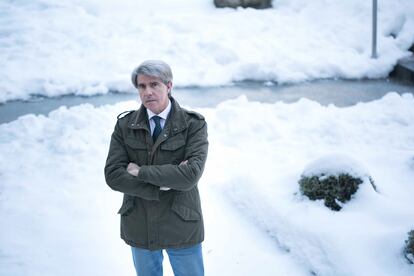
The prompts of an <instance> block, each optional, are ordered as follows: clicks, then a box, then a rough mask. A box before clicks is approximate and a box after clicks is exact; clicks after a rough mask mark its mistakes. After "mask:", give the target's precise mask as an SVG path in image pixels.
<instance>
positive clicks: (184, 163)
mask: <svg viewBox="0 0 414 276" xmlns="http://www.w3.org/2000/svg"><path fill="white" fill-rule="evenodd" d="M187 163H188V160H184V161H182V162H181V163H180V165H178V166H181V165H187ZM160 190H161V191H169V190H171V188H168V187H160Z"/></svg>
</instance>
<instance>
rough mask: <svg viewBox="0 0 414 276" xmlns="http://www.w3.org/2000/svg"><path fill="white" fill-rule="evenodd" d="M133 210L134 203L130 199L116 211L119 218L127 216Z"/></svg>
mask: <svg viewBox="0 0 414 276" xmlns="http://www.w3.org/2000/svg"><path fill="white" fill-rule="evenodd" d="M133 208H134V201H133V200H132V199H130V200H127V201H125V202H124V203H123V204H122V206H121V208H120V209H119V211H118V214H120V215H121V216H128V215H129V214H130V213H131V212H132V209H133Z"/></svg>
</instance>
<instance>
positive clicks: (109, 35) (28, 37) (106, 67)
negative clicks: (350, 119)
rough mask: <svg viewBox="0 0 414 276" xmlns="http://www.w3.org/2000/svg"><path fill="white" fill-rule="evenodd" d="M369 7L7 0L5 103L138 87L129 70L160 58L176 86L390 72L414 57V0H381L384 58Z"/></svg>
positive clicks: (283, 0)
mask: <svg viewBox="0 0 414 276" xmlns="http://www.w3.org/2000/svg"><path fill="white" fill-rule="evenodd" d="M371 10H372V8H371V1H360V0H347V1H341V0H314V1H305V0H278V1H274V8H272V9H267V10H254V9H236V10H234V9H216V8H214V6H213V1H210V0H192V1H185V0H154V1H145V0H123V1H121V2H119V1H115V0H101V1H97V0H87V1H84V0H83V1H80V0H61V1H58V2H57V1H52V0H31V1H28V0H21V1H12V0H4V1H1V2H0V65H1V68H2V70H1V71H0V91H1V92H2V93H1V94H0V102H5V101H9V100H14V99H28V98H29V97H30V96H31V95H45V96H59V95H64V94H77V95H95V94H105V93H108V92H109V91H121V92H131V91H132V86H131V85H130V83H129V81H128V80H129V74H130V72H131V70H132V69H133V68H134V67H135V66H137V64H139V63H140V62H142V61H143V60H146V59H154V58H155V59H163V60H165V61H167V62H168V63H169V64H170V65H171V66H172V68H173V71H174V75H175V80H176V81H175V84H176V85H177V86H217V85H230V84H232V83H234V82H236V81H241V80H258V81H263V82H264V83H267V84H269V83H275V82H277V83H296V82H302V81H307V80H314V79H321V78H351V79H354V78H379V77H385V76H387V75H388V73H389V72H390V71H391V70H392V68H393V66H394V65H395V64H396V62H397V60H398V59H399V58H402V57H405V56H408V55H409V52H408V51H407V49H408V48H409V47H410V46H411V45H412V44H413V42H414V2H413V1H412V0H382V1H379V14H378V18H379V25H378V30H379V31H378V53H379V58H378V59H371V58H370V56H371Z"/></svg>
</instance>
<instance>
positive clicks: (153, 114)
mask: <svg viewBox="0 0 414 276" xmlns="http://www.w3.org/2000/svg"><path fill="white" fill-rule="evenodd" d="M170 111H171V100H170V99H168V105H167V107H166V108H165V109H164V110H163V111H162V112H161V113H160V114H155V113H154V112H152V111H151V110H149V109H148V108H147V114H148V120H151V118H152V117H154V116H158V117H161V118H162V119H164V120H167V117H168V114H169V113H170Z"/></svg>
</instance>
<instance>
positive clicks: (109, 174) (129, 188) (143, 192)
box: [105, 121, 159, 200]
mask: <svg viewBox="0 0 414 276" xmlns="http://www.w3.org/2000/svg"><path fill="white" fill-rule="evenodd" d="M128 163H129V158H128V153H127V151H126V149H125V144H124V141H123V139H122V131H121V127H120V126H119V121H118V122H117V123H116V125H115V129H114V132H113V133H112V137H111V144H110V146H109V152H108V157H107V159H106V165H105V180H106V183H107V184H108V185H109V187H111V189H113V190H115V191H118V192H122V193H124V194H128V195H132V196H137V197H140V198H143V199H147V200H159V187H157V186H154V185H151V184H148V183H146V182H143V181H140V180H139V179H138V178H137V177H135V176H133V175H131V174H129V173H128V172H127V170H126V167H127V166H128Z"/></svg>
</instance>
